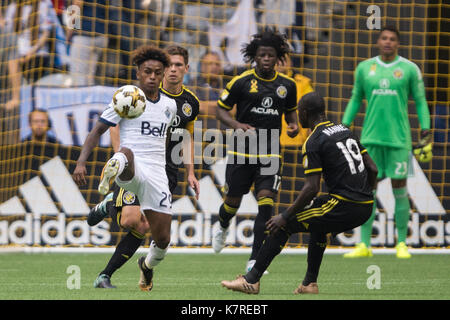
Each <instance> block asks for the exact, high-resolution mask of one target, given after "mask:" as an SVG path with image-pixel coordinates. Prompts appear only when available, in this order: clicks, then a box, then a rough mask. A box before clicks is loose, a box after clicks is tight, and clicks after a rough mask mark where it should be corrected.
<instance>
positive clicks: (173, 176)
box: [166, 166, 178, 195]
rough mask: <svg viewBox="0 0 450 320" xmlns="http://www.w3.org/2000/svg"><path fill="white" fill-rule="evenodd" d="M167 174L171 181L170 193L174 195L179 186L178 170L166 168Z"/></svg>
mask: <svg viewBox="0 0 450 320" xmlns="http://www.w3.org/2000/svg"><path fill="white" fill-rule="evenodd" d="M166 174H167V179H168V180H169V190H170V193H171V194H172V195H173V192H174V191H175V188H176V187H177V184H178V168H174V167H171V166H166Z"/></svg>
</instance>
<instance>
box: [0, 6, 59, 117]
mask: <svg viewBox="0 0 450 320" xmlns="http://www.w3.org/2000/svg"><path fill="white" fill-rule="evenodd" d="M49 10H53V9H52V4H51V2H49V1H48V0H40V1H39V0H23V1H14V2H13V3H12V4H11V5H10V6H9V7H8V10H7V11H8V17H13V18H12V21H11V22H10V23H12V25H11V27H12V31H13V32H14V35H12V36H10V37H9V40H8V41H9V42H11V41H14V40H15V41H16V43H8V45H9V46H11V45H12V46H11V48H14V47H16V48H17V50H10V52H9V61H8V74H9V75H8V76H9V82H10V86H11V90H12V94H11V99H10V100H9V101H8V102H7V103H6V106H5V107H6V109H8V110H12V109H15V108H17V107H18V106H19V104H20V87H21V82H22V75H23V77H24V78H25V79H26V80H27V81H28V82H29V83H34V82H35V81H37V80H38V79H40V78H41V77H43V76H44V75H46V74H48V73H50V70H51V69H50V67H52V65H53V64H52V62H51V55H50V44H51V42H50V33H51V31H52V27H53V22H52V20H51V19H50V17H51V15H50V14H49ZM8 24H9V22H8V23H7V24H6V25H8Z"/></svg>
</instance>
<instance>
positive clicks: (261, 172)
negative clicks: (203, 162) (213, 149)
mask: <svg viewBox="0 0 450 320" xmlns="http://www.w3.org/2000/svg"><path fill="white" fill-rule="evenodd" d="M236 162H237V160H236V159H235V158H232V157H228V163H227V168H226V171H225V187H224V191H225V193H226V195H227V196H230V197H240V196H243V195H244V194H247V193H248V192H249V191H250V188H251V186H252V184H253V183H254V184H255V193H256V194H257V193H258V192H259V191H260V190H270V191H272V192H273V193H277V192H278V189H279V188H280V184H281V158H272V162H271V163H261V162H258V163H256V164H238V163H236ZM268 173H269V174H268Z"/></svg>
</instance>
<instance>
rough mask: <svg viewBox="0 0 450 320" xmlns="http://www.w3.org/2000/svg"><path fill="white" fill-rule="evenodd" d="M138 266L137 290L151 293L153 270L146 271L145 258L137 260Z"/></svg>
mask: <svg viewBox="0 0 450 320" xmlns="http://www.w3.org/2000/svg"><path fill="white" fill-rule="evenodd" d="M138 266H139V269H140V270H141V278H140V279H139V288H141V290H142V291H151V290H152V288H153V280H152V279H153V269H148V268H147V266H146V265H145V256H142V257H140V258H139V259H138Z"/></svg>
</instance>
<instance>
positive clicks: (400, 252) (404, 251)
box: [395, 242, 411, 259]
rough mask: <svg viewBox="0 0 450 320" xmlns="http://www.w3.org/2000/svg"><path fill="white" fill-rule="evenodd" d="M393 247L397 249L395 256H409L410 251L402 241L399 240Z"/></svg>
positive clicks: (402, 257) (401, 257)
mask: <svg viewBox="0 0 450 320" xmlns="http://www.w3.org/2000/svg"><path fill="white" fill-rule="evenodd" d="M395 249H397V258H400V259H409V258H411V253H409V252H408V247H407V246H406V244H405V243H404V242H399V244H397V245H396V246H395Z"/></svg>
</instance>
